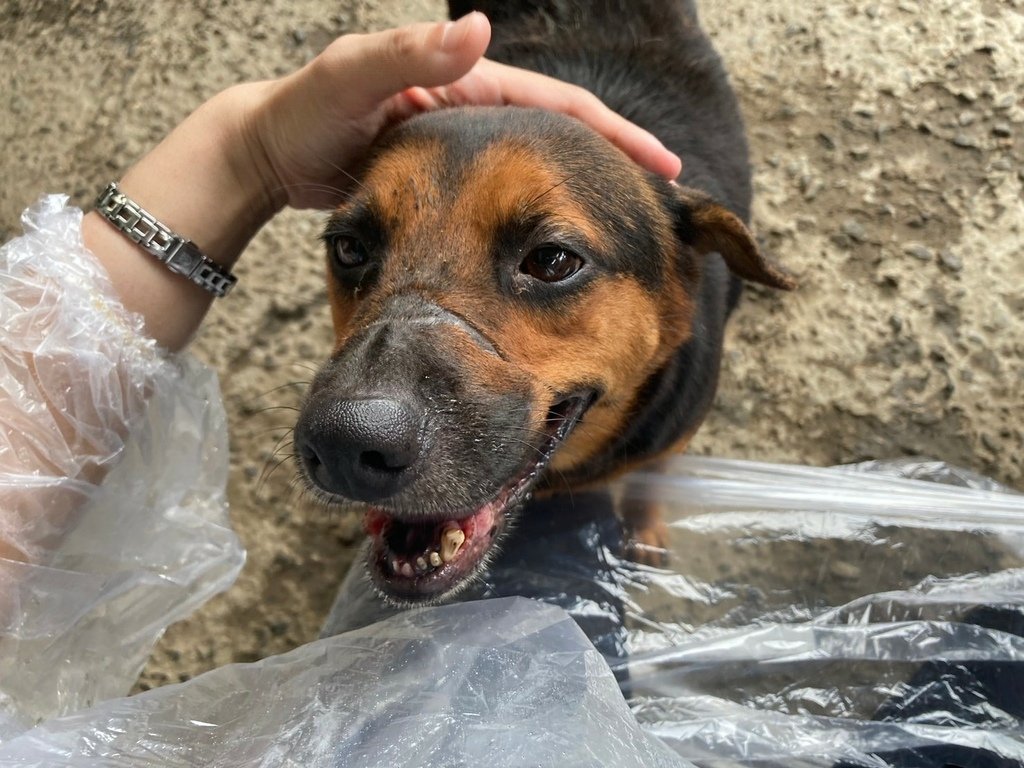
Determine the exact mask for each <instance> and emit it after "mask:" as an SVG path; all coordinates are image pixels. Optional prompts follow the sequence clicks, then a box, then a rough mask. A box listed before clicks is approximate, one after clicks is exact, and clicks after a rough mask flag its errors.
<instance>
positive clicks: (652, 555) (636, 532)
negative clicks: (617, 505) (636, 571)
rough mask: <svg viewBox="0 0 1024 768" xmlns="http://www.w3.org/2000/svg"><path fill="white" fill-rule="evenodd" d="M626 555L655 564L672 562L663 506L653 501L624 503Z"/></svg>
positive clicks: (655, 566) (653, 565) (637, 561)
mask: <svg viewBox="0 0 1024 768" xmlns="http://www.w3.org/2000/svg"><path fill="white" fill-rule="evenodd" d="M622 520H623V524H624V526H625V533H626V546H625V553H624V554H625V556H626V558H627V559H629V560H632V561H633V562H635V563H640V564H641V565H649V566H651V567H653V568H664V567H666V566H667V565H668V562H669V539H670V534H669V529H668V525H666V524H665V519H664V517H663V516H662V513H661V509H660V508H659V506H658V505H657V504H654V503H650V502H633V503H627V504H625V505H623V509H622Z"/></svg>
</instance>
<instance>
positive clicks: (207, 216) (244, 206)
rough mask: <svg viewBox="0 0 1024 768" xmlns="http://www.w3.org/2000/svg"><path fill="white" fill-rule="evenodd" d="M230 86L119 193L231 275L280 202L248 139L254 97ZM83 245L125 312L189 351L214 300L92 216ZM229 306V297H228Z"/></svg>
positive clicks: (167, 344)
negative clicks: (111, 286)
mask: <svg viewBox="0 0 1024 768" xmlns="http://www.w3.org/2000/svg"><path fill="white" fill-rule="evenodd" d="M260 87H261V86H260V85H259V84H255V85H249V86H245V87H239V88H234V89H231V90H228V91H225V92H224V93H221V94H219V95H218V96H216V97H214V98H213V99H211V100H210V101H208V102H206V103H205V104H203V105H202V106H201V107H200V108H199V109H197V110H196V111H195V112H194V113H193V114H192V115H190V116H189V117H188V118H187V119H186V120H185V121H184V122H183V123H181V125H179V126H178V127H177V128H175V130H174V131H173V132H172V133H171V134H170V135H169V136H167V138H166V139H164V140H163V141H162V142H161V143H160V144H159V145H158V146H157V147H155V148H154V149H153V150H152V151H150V152H149V153H148V154H147V155H146V156H145V157H143V158H142V159H141V160H140V161H139V162H137V163H136V164H135V165H133V166H132V167H131V168H130V169H129V170H128V172H127V173H126V174H125V175H124V177H123V179H121V181H120V184H119V186H120V188H121V191H122V192H124V193H125V194H126V195H127V196H128V197H130V198H131V199H132V200H134V201H135V202H137V203H138V204H139V205H141V206H142V207H143V208H145V209H146V210H148V211H149V212H150V213H152V214H153V215H154V216H155V217H156V218H157V219H158V220H159V221H161V222H162V223H163V224H165V225H166V226H168V227H169V228H170V229H172V230H173V231H174V232H176V233H177V234H180V235H182V236H183V237H186V238H188V239H190V240H192V241H193V242H195V243H196V244H197V245H198V246H199V248H200V249H201V250H202V251H203V252H204V253H205V254H206V255H207V256H209V257H210V258H211V259H212V260H213V261H215V262H216V263H217V264H219V265H221V266H222V267H225V268H227V269H230V268H231V267H232V266H233V265H234V264H235V262H236V261H237V259H238V257H239V255H240V254H241V253H242V251H243V250H244V249H245V246H246V245H247V244H248V242H249V240H250V239H251V238H252V237H253V235H255V234H256V232H258V231H259V229H260V227H261V226H263V224H265V223H266V222H267V221H268V220H269V219H270V218H271V217H272V216H273V215H274V214H275V213H276V212H277V211H278V210H279V209H280V208H281V207H282V206H283V204H284V201H285V196H284V191H283V190H281V191H280V192H279V193H277V194H275V191H274V190H273V189H272V185H271V184H270V183H269V182H268V180H267V179H265V178H263V177H262V175H261V171H260V167H261V166H260V164H259V163H256V162H253V159H252V158H253V153H254V152H256V151H258V150H257V149H256V148H254V147H253V146H251V142H250V141H249V140H248V139H247V135H248V133H247V130H246V120H247V119H248V112H247V110H248V109H249V105H250V103H251V96H252V95H253V94H254V93H256V92H257V91H258V89H259V88H260ZM82 235H83V238H84V240H85V244H86V246H87V247H88V248H89V249H90V250H91V251H92V252H93V253H94V254H95V255H96V257H97V259H99V261H100V263H101V264H103V266H104V267H105V268H106V271H107V273H108V274H109V276H110V279H111V282H112V283H113V285H114V288H115V290H116V291H117V293H118V295H119V296H120V298H121V300H122V302H123V303H124V306H125V308H126V309H128V310H129V311H130V312H136V313H138V314H139V315H141V316H142V318H143V320H144V322H145V328H146V333H147V334H148V335H149V336H150V337H152V338H153V339H155V340H156V341H157V343H158V344H160V345H161V346H162V347H164V348H166V349H168V350H171V351H176V350H178V349H181V348H182V347H184V346H185V345H186V344H187V343H188V341H189V339H191V337H192V336H193V334H194V333H195V332H196V330H197V329H198V327H199V324H200V322H201V321H202V319H203V316H204V315H205V314H206V311H207V310H208V309H209V307H210V304H211V302H212V294H210V293H209V292H207V291H206V290H204V289H203V288H201V287H199V286H198V285H196V284H195V283H193V282H191V281H189V280H188V279H186V278H185V277H183V276H180V275H176V274H174V273H172V272H171V271H170V270H168V269H167V267H166V266H164V265H163V264H161V263H160V262H158V261H157V260H156V259H155V258H153V257H152V256H151V255H149V254H148V253H146V252H145V251H144V250H142V248H140V247H139V246H137V245H135V244H134V243H132V242H131V241H130V240H129V239H128V238H127V237H125V236H124V234H122V233H121V232H119V231H118V230H116V229H115V228H114V227H113V226H111V224H110V223H109V222H107V221H106V219H104V218H103V217H102V216H100V215H99V214H97V213H95V212H93V213H89V214H87V215H86V217H85V219H84V220H83V223H82ZM228 300H230V299H228Z"/></svg>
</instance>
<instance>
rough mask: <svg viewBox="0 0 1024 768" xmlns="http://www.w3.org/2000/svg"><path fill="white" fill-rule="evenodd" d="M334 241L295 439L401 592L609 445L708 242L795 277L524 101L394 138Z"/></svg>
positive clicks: (484, 546) (735, 262)
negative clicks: (320, 336)
mask: <svg viewBox="0 0 1024 768" xmlns="http://www.w3.org/2000/svg"><path fill="white" fill-rule="evenodd" d="M324 239H325V241H326V243H327V247H328V254H329V269H328V281H329V293H330V302H331V308H332V312H333V318H334V326H335V331H336V341H337V343H336V347H335V349H334V352H333V355H332V356H331V358H330V359H329V360H328V361H327V363H326V364H325V365H324V366H323V368H322V369H321V370H320V372H319V373H318V375H317V376H316V378H315V380H314V382H313V384H312V386H311V388H310V391H309V395H308V397H307V401H306V403H305V405H304V407H303V411H302V414H301V416H300V419H299V423H298V426H297V428H296V446H297V450H298V453H299V456H300V464H301V467H302V471H303V473H304V475H305V477H306V479H307V481H308V482H309V485H310V486H311V487H312V488H313V489H314V490H315V491H316V492H318V493H319V494H320V495H321V496H323V497H325V498H326V499H327V500H329V501H333V502H362V503H363V504H364V505H365V510H366V511H365V515H366V517H365V520H366V527H367V530H368V532H369V533H370V535H371V544H370V555H369V567H370V572H371V575H372V577H373V581H374V583H375V584H376V585H377V587H378V589H380V590H381V592H382V593H384V594H385V595H386V596H388V597H390V598H391V599H392V600H395V601H398V602H414V601H416V602H418V601H423V600H437V599H440V598H443V597H445V596H447V595H450V594H452V593H453V592H454V591H456V590H457V589H458V588H459V587H460V586H461V585H463V584H465V583H466V582H467V580H468V579H469V578H470V577H471V576H472V575H473V574H474V573H476V572H477V571H478V570H479V569H480V568H481V567H482V565H483V564H484V563H485V561H486V559H487V557H488V554H489V553H490V552H491V551H492V548H493V547H494V545H495V542H496V541H497V540H498V539H499V538H500V537H501V534H502V532H503V531H504V530H505V529H506V527H507V526H508V525H509V522H510V519H511V515H512V514H513V512H514V510H515V509H516V508H517V507H518V506H519V505H521V503H522V502H523V501H524V500H525V499H526V497H527V496H528V495H529V494H530V493H531V492H532V491H533V490H534V489H535V487H536V486H537V485H538V484H539V483H544V482H545V479H546V478H548V477H550V478H553V479H554V480H555V481H557V480H558V478H560V477H567V478H570V479H571V478H572V477H573V475H574V474H577V473H578V470H579V469H580V468H581V467H584V466H585V465H586V463H587V461H588V459H589V458H591V457H593V456H594V455H596V454H597V453H598V452H600V451H601V450H602V448H605V447H607V446H608V445H609V444H610V442H611V441H613V440H614V439H615V437H616V435H618V434H619V433H620V432H621V430H622V429H623V426H624V425H625V424H626V423H627V421H628V420H629V419H630V417H631V414H632V413H633V412H634V411H635V409H637V408H640V407H642V404H641V403H639V402H638V393H639V392H640V391H641V388H642V387H643V385H644V383H645V381H647V380H648V379H649V378H650V377H651V376H652V374H654V373H655V372H656V371H657V370H658V369H659V367H661V366H663V365H664V364H665V362H666V361H667V360H668V359H669V357H670V356H671V355H672V354H673V352H674V351H675V350H676V349H677V348H678V347H679V346H680V345H681V344H683V343H685V342H686V341H687V340H688V339H689V338H690V335H691V334H692V333H693V328H692V320H693V310H694V306H693V299H692V296H694V290H695V286H696V284H697V282H698V281H699V279H700V275H701V261H702V257H701V252H702V251H709V250H716V251H718V252H720V253H722V254H723V255H724V256H725V258H726V260H727V262H728V263H729V264H730V266H731V267H732V268H733V269H734V271H737V272H738V273H740V274H741V275H744V276H746V277H753V278H754V279H759V280H761V281H762V282H769V283H771V282H772V281H780V280H785V279H786V278H785V277H784V276H782V275H780V274H779V273H777V272H774V271H773V270H772V269H771V267H770V266H768V265H766V264H765V263H764V261H763V260H762V259H761V257H760V255H759V254H758V253H757V249H756V247H755V246H754V244H753V242H752V240H751V238H750V236H749V234H748V233H747V231H746V230H745V228H744V227H743V226H742V224H741V223H740V222H739V220H738V219H736V218H735V217H734V216H732V215H731V214H729V213H727V212H726V211H724V210H723V209H721V208H719V207H718V206H716V205H714V204H712V203H711V202H710V201H708V200H707V199H705V198H702V197H701V196H699V195H698V194H696V193H687V192H686V191H685V190H682V189H680V188H677V187H674V186H672V185H669V184H668V183H666V182H663V181H660V180H658V179H656V178H654V177H653V176H651V175H649V174H647V173H645V172H644V171H642V170H641V169H639V168H638V167H637V166H635V165H634V164H633V163H632V162H631V161H629V160H628V158H626V157H625V156H624V155H622V154H621V153H620V152H619V151H618V150H616V149H614V148H613V147H612V146H611V145H610V144H609V143H607V142H606V141H605V140H604V139H601V138H599V137H597V136H596V135H595V134H593V133H591V132H590V131H589V130H588V129H586V128H584V127H583V126H582V125H580V124H579V123H577V122H576V121H574V120H571V119H569V118H564V117H560V116H555V115H552V114H548V113H544V112H538V111H533V110H518V109H472V110H449V111H442V112H438V113H433V114H429V115H425V116H422V117H419V118H416V119H414V120H412V121H410V122H408V123H405V124H403V125H402V126H400V127H398V128H397V129H395V130H393V131H391V132H390V133H389V134H388V135H387V137H386V138H385V140H384V141H383V142H382V143H381V144H380V145H379V147H378V148H377V150H376V152H375V154H374V156H373V157H372V159H371V161H370V162H369V164H368V166H367V169H366V171H365V173H364V174H363V175H362V177H361V179H360V183H359V184H358V186H357V187H356V188H355V189H354V190H353V194H352V196H351V198H350V199H349V200H347V201H346V202H345V203H344V204H343V205H342V206H341V207H340V208H338V210H337V211H336V212H335V213H334V215H333V216H332V217H331V220H330V222H329V224H328V226H327V231H326V233H325V236H324Z"/></svg>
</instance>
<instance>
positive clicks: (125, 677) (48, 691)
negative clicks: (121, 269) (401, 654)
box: [0, 196, 244, 741]
mask: <svg viewBox="0 0 1024 768" xmlns="http://www.w3.org/2000/svg"><path fill="white" fill-rule="evenodd" d="M66 202H67V199H66V198H65V197H62V196H50V197H44V198H43V199H41V200H40V201H39V203H37V205H36V206H34V207H33V208H32V209H30V210H29V211H27V212H26V213H25V215H24V216H23V223H24V225H25V235H24V236H22V237H19V238H17V239H15V240H12V241H11V242H10V243H7V244H6V245H4V246H3V247H2V248H0V276H2V281H0V542H2V543H3V546H4V547H5V548H6V549H4V550H2V554H3V555H5V556H0V741H3V740H4V739H7V738H10V737H12V736H13V735H14V734H17V733H19V732H21V731H22V730H24V729H25V728H27V727H29V726H31V725H33V724H34V723H36V722H38V721H39V720H41V719H43V718H46V717H52V716H54V715H58V714H63V713H66V712H72V711H75V710H77V709H79V708H81V707H84V706H88V705H89V704H91V703H93V702H95V701H98V700H101V699H105V698H110V697H112V696H120V695H123V694H125V693H126V692H127V691H128V690H129V689H130V688H131V686H132V684H133V683H134V681H135V679H136V678H137V677H138V673H139V671H140V670H141V668H142V665H143V664H144V663H145V660H146V658H147V657H148V655H149V652H150V651H151V649H152V646H153V644H154V643H155V641H156V639H157V638H158V637H159V636H160V634H161V633H162V632H163V631H164V629H165V628H166V627H167V626H168V625H169V624H170V623H171V622H173V621H176V620H177V619H180V618H182V617H184V616H186V615H188V614H189V613H190V612H191V611H193V610H194V609H195V608H196V607H197V606H198V605H199V604H200V603H202V602H203V601H205V600H206V599H208V598H209V597H210V596H211V595H213V594H214V593H216V592H218V591H221V590H223V589H225V588H226V587H227V586H228V585H229V584H231V583H232V582H233V581H234V578H235V576H236V574H237V573H238V570H239V569H240V567H241V564H242V560H243V557H244V555H243V552H242V549H241V547H240V545H239V542H238V540H237V538H236V537H235V535H234V533H233V532H232V531H231V530H230V528H229V527H228V523H227V507H226V501H225V493H224V490H225V485H226V479H227V468H228V457H227V433H226V424H225V416H224V412H223V408H222V405H221V400H220V393H219V390H218V386H217V380H216V376H215V375H214V374H213V373H212V372H211V371H209V370H207V369H206V368H204V367H203V366H201V365H199V364H198V363H197V362H195V361H194V360H191V359H189V358H187V357H175V358H169V357H167V356H166V355H164V354H163V353H162V352H161V351H160V350H159V349H157V347H156V345H155V344H154V343H153V342H152V341H151V340H148V339H147V338H146V337H145V335H144V333H143V332H142V324H141V319H140V318H138V317H135V316H132V315H130V314H128V313H127V312H125V310H124V308H123V307H122V306H121V304H120V302H119V301H118V300H117V298H116V296H115V295H114V293H113V290H112V288H111V286H110V284H109V281H108V280H107V277H106V275H105V273H104V272H103V269H102V267H101V266H100V265H99V263H98V262H97V261H96V260H95V258H94V257H93V256H92V255H91V254H90V253H89V252H88V251H87V250H86V249H85V248H84V246H83V245H82V241H81V220H82V213H81V211H79V210H77V209H75V208H69V207H67V206H66ZM129 435H130V437H129Z"/></svg>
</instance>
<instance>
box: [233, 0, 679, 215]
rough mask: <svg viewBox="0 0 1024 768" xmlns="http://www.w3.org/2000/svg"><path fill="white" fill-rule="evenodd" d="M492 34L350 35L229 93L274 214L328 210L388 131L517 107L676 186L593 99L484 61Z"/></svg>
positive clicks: (649, 147) (660, 161)
mask: <svg viewBox="0 0 1024 768" xmlns="http://www.w3.org/2000/svg"><path fill="white" fill-rule="evenodd" d="M490 34H491V32H490V25H489V24H488V22H487V19H486V17H485V16H484V15H483V14H481V13H471V14H469V15H467V16H464V17H463V18H462V19H460V20H459V21H458V22H449V23H447V24H416V25H412V26H408V27H402V28H400V29H394V30H389V31H387V32H379V33H377V34H371V35H347V36H345V37H342V38H339V39H338V40H336V41H335V42H334V43H333V44H331V45H330V46H329V47H328V48H327V49H326V50H325V51H324V52H323V53H321V54H320V55H319V56H317V57H316V58H315V59H314V60H313V61H311V62H310V63H309V64H308V65H307V66H305V67H303V68H302V69H300V70H298V71H297V72H295V73H293V74H291V75H289V76H287V77H284V78H282V79H280V80H274V81H270V82H263V83H252V84H248V85H242V86H238V87H237V88H235V89H232V91H234V93H232V94H231V96H232V97H233V98H237V99H239V100H240V102H241V103H242V104H244V105H246V107H247V108H246V109H245V110H244V111H243V112H242V114H245V115H246V116H247V123H246V126H245V127H246V129H247V135H248V140H247V144H248V146H249V148H250V151H252V153H253V155H254V161H255V162H256V163H257V164H262V165H263V166H264V185H265V186H266V189H267V193H268V194H269V195H270V196H271V198H272V199H273V200H274V203H275V204H276V205H277V206H278V207H280V206H283V205H284V204H288V205H291V206H293V207H296V208H327V207H330V206H332V205H335V204H337V202H338V200H339V190H342V189H344V188H346V187H347V186H348V185H349V183H350V181H351V177H350V176H348V174H347V172H346V170H345V169H347V168H349V167H351V165H352V164H353V163H354V162H355V161H356V160H358V159H359V158H360V157H361V156H362V155H363V154H364V153H365V152H366V150H367V149H368V148H369V146H370V144H371V143H372V142H373V140H374V138H375V137H376V136H377V135H378V133H379V132H380V131H381V130H382V129H383V128H385V127H387V126H388V125H390V124H393V123H395V122H397V121H399V120H402V119H405V118H408V117H411V116H413V115H415V114H417V113H418V112H425V111H429V110H433V109H439V108H442V107H450V106H465V105H479V106H500V105H509V104H512V105H518V106H527V107H540V108H544V109H550V110H552V111H558V112H563V113H565V114H568V115H571V116H573V117H576V118H578V119H580V120H582V121H583V122H585V123H587V124H589V125H590V127H591V128H593V129H594V130H595V131H597V132H598V133H601V134H602V135H604V136H605V137H606V138H608V139H609V140H610V141H612V142H613V143H614V144H616V145H617V146H618V147H619V148H620V149H622V150H623V151H624V152H626V154H628V155H629V156H630V157H632V158H633V159H634V160H635V161H636V162H638V163H640V164H641V165H643V166H645V167H647V168H648V169H649V170H651V171H653V172H654V173H658V174H661V175H664V176H666V177H668V178H669V179H674V178H675V177H676V176H677V175H678V174H679V170H680V162H679V159H678V158H677V157H676V156H675V155H673V154H672V153H671V152H669V151H668V150H667V149H665V147H664V146H662V144H661V143H660V142H659V141H658V140H657V139H656V138H655V137H654V136H652V135H651V134H649V133H647V132H646V131H644V130H642V129H640V128H638V127H637V126H635V125H633V124H632V123H630V122H629V121H627V120H626V119H624V118H622V117H620V116H619V115H617V114H615V113H614V112H612V111H611V110H609V109H608V108H607V107H605V106H604V105H603V104H602V103H601V102H600V101H599V100H598V99H597V97H595V96H593V95H592V94H590V93H588V92H587V91H585V90H583V89H582V88H578V87H576V86H574V85H569V84H567V83H563V82H560V81H558V80H554V79H552V78H549V77H545V76H544V75H540V74H537V73H534V72H528V71H526V70H521V69H516V68H515V67H508V66H505V65H503V64H498V63H495V62H493V61H488V60H486V59H482V58H481V56H483V53H484V50H485V49H486V48H487V44H488V42H489V40H490Z"/></svg>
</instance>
